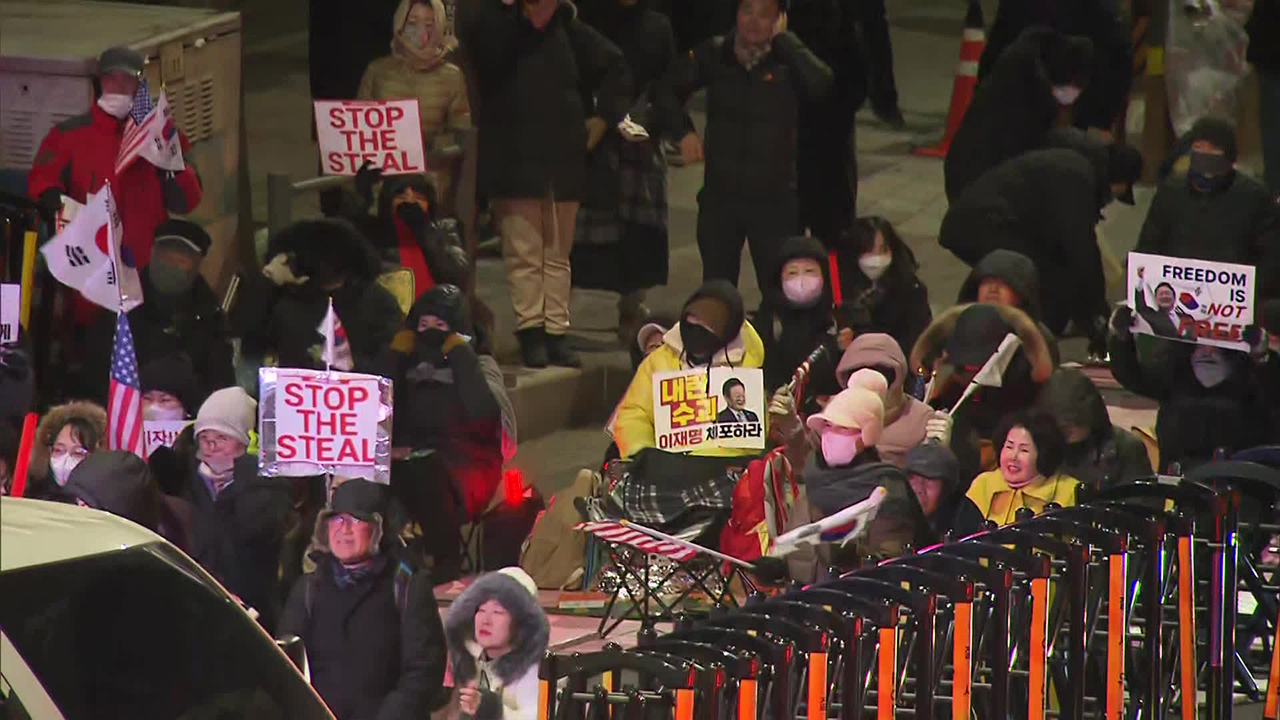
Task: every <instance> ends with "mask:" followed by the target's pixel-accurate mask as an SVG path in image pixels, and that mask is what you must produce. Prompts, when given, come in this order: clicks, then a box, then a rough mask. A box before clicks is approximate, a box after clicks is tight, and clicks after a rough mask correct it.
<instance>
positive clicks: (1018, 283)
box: [956, 249, 1058, 365]
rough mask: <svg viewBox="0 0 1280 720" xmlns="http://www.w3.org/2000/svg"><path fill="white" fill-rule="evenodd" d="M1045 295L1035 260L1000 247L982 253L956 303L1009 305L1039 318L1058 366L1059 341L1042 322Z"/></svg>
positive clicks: (1035, 318) (1040, 327)
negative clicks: (1041, 287) (1042, 300)
mask: <svg viewBox="0 0 1280 720" xmlns="http://www.w3.org/2000/svg"><path fill="white" fill-rule="evenodd" d="M1041 297H1042V295H1041V292H1040V271H1039V270H1038V269H1037V268H1036V264H1035V261H1033V260H1032V259H1031V258H1029V257H1027V256H1026V255H1023V254H1022V253H1020V252H1017V251H1014V250H1005V249H996V250H992V251H991V252H989V253H987V254H986V255H984V256H982V259H981V260H979V261H978V264H977V265H974V266H973V270H972V271H970V272H969V275H968V277H966V278H965V280H964V283H963V284H961V285H960V293H959V294H958V295H957V296H956V302H957V303H959V304H968V303H976V302H977V303H987V304H990V305H1008V306H1011V307H1015V308H1017V309H1019V310H1021V311H1022V312H1024V313H1026V314H1027V315H1028V316H1030V318H1031V319H1032V320H1033V321H1035V323H1036V326H1037V327H1038V328H1039V330H1040V334H1041V335H1043V336H1044V339H1045V341H1046V342H1047V343H1048V344H1049V352H1050V353H1051V354H1052V356H1053V362H1054V364H1055V365H1056V364H1057V363H1058V340H1057V337H1056V336H1055V335H1054V334H1053V332H1052V331H1051V330H1049V328H1048V327H1046V326H1045V324H1044V323H1043V322H1041V317H1042V315H1043V311H1042V306H1041V304H1040V298H1041Z"/></svg>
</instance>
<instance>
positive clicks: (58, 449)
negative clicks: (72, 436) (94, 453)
mask: <svg viewBox="0 0 1280 720" xmlns="http://www.w3.org/2000/svg"><path fill="white" fill-rule="evenodd" d="M67 455H70V456H71V457H73V458H75V459H77V460H83V459H85V458H87V457H89V451H88V450H85V449H84V448H82V447H80V446H78V445H77V446H76V447H73V448H70V449H68V448H65V447H62V446H61V445H50V446H49V457H51V458H61V457H66V456H67Z"/></svg>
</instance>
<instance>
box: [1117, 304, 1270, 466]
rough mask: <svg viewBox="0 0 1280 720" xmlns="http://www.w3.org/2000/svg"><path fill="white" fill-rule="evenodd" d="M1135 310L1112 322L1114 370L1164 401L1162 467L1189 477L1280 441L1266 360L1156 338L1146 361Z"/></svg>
mask: <svg viewBox="0 0 1280 720" xmlns="http://www.w3.org/2000/svg"><path fill="white" fill-rule="evenodd" d="M1135 318H1136V315H1134V314H1133V313H1132V312H1130V311H1128V309H1127V308H1121V309H1120V310H1117V311H1116V313H1115V314H1114V315H1113V316H1112V319H1111V338H1110V341H1109V343H1108V350H1109V351H1110V355H1111V373H1112V375H1114V376H1115V378H1116V380H1117V381H1119V382H1120V384H1121V385H1123V386H1124V387H1125V389H1127V390H1129V391H1131V392H1135V393H1137V394H1139V395H1143V396H1146V397H1149V398H1151V399H1153V400H1156V401H1157V402H1159V403H1160V410H1159V412H1158V413H1157V414H1156V444H1157V445H1158V446H1159V451H1160V459H1159V463H1158V465H1157V468H1156V469H1157V470H1159V471H1161V472H1165V471H1168V470H1169V468H1170V466H1171V465H1172V464H1174V463H1178V464H1179V465H1180V466H1181V469H1182V471H1183V472H1186V471H1188V470H1190V469H1191V468H1192V467H1193V466H1194V465H1196V464H1198V463H1202V462H1206V461H1208V460H1210V459H1212V458H1213V456H1214V454H1215V453H1216V452H1217V451H1218V450H1220V449H1225V450H1227V451H1228V452H1230V451H1234V450H1243V449H1246V448H1250V447H1254V446H1256V445H1262V444H1265V443H1269V442H1275V436H1276V433H1277V429H1276V427H1275V425H1274V420H1273V417H1272V407H1273V405H1274V403H1275V402H1276V398H1275V397H1274V396H1273V391H1272V390H1271V389H1269V387H1268V386H1269V385H1270V383H1268V381H1267V374H1268V373H1269V372H1272V371H1271V369H1270V368H1269V367H1268V365H1269V363H1267V362H1265V359H1264V358H1265V355H1264V356H1262V357H1258V358H1252V357H1250V356H1249V355H1248V354H1246V353H1244V352H1241V351H1238V350H1227V349H1223V348H1218V347H1212V346H1209V345H1190V344H1187V343H1183V342H1177V341H1172V340H1163V339H1153V340H1152V344H1151V346H1150V349H1149V350H1148V351H1147V352H1145V353H1144V357H1143V359H1142V361H1141V362H1140V361H1139V360H1138V351H1137V346H1136V343H1135V341H1134V336H1133V333H1132V332H1131V330H1130V327H1131V325H1132V323H1133V322H1134V319H1135Z"/></svg>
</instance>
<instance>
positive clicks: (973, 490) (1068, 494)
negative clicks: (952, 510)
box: [966, 470, 1080, 525]
mask: <svg viewBox="0 0 1280 720" xmlns="http://www.w3.org/2000/svg"><path fill="white" fill-rule="evenodd" d="M1079 484H1080V481H1079V480H1076V479H1075V478H1073V477H1071V476H1070V475H1063V474H1062V473H1058V474H1057V475H1054V476H1052V477H1048V478H1044V479H1042V480H1041V481H1040V482H1037V483H1033V484H1031V485H1028V486H1026V487H1022V488H1018V489H1017V490H1014V489H1013V488H1011V487H1009V484H1008V483H1006V482H1005V481H1004V476H1003V475H1001V474H1000V471H999V470H992V471H991V472H984V473H982V474H981V475H979V476H978V477H976V478H974V479H973V484H972V485H970V486H969V492H967V493H966V495H967V496H968V497H969V499H970V500H972V501H973V504H974V505H977V506H978V511H979V512H981V513H982V516H983V517H985V518H986V519H988V520H995V521H996V522H998V523H1000V524H1001V525H1006V524H1008V523H1011V522H1013V515H1014V513H1015V512H1017V510H1018V508H1021V507H1028V508H1031V510H1032V511H1034V512H1035V513H1036V514H1037V515H1039V514H1040V513H1041V512H1043V511H1044V506H1045V505H1047V504H1048V503H1051V502H1055V503H1058V504H1059V505H1061V506H1063V507H1069V506H1071V505H1075V504H1076V486H1077V485H1079Z"/></svg>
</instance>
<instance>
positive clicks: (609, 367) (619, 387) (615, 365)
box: [502, 350, 632, 451]
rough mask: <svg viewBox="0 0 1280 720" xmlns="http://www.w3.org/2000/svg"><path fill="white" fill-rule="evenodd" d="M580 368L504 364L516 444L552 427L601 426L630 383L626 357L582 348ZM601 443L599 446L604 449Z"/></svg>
mask: <svg viewBox="0 0 1280 720" xmlns="http://www.w3.org/2000/svg"><path fill="white" fill-rule="evenodd" d="M581 355H582V368H580V369H575V368H561V367H549V368H543V369H540V370H531V369H529V368H525V367H520V366H518V365H515V364H510V363H504V364H503V365H502V374H503V378H504V380H505V382H506V386H507V394H508V396H509V397H510V398H511V404H512V405H513V406H514V408H515V411H516V423H517V432H518V433H519V441H520V444H522V445H523V444H524V443H525V442H528V441H532V440H537V439H538V438H541V437H545V436H547V435H550V434H551V433H554V432H556V431H557V430H562V429H564V428H571V427H579V426H584V425H590V424H593V423H594V424H598V425H600V426H603V425H604V422H605V421H606V420H607V419H608V417H609V415H610V413H612V412H613V408H614V406H615V405H617V402H618V400H619V399H620V398H621V397H622V393H623V392H624V391H625V390H626V389H627V385H628V384H629V383H630V382H631V376H632V372H631V361H630V358H629V357H628V356H627V354H626V353H624V352H622V351H616V350H615V351H608V352H583V353H582V354H581ZM604 445H607V442H604V443H603V444H602V445H601V450H602V451H603V447H604Z"/></svg>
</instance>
